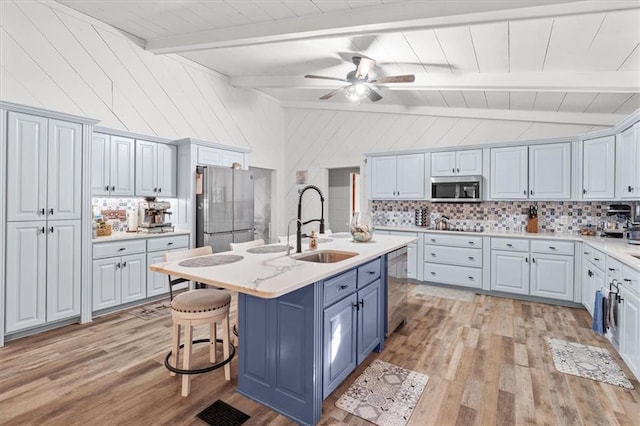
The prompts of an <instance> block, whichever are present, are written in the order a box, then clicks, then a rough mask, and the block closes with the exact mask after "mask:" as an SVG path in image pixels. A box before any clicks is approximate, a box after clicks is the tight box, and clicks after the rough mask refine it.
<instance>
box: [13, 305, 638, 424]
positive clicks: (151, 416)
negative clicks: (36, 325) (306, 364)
mask: <svg viewBox="0 0 640 426" xmlns="http://www.w3.org/2000/svg"><path fill="white" fill-rule="evenodd" d="M205 328H206V327H205ZM204 332H205V330H202V333H204ZM202 333H199V334H197V336H199V335H201V334H202ZM546 337H555V338H560V339H566V340H571V341H576V342H580V343H583V344H589V345H595V346H602V347H605V348H607V349H608V350H609V351H610V352H611V353H612V354H613V355H614V357H615V358H616V360H617V361H618V362H619V363H620V365H621V366H622V368H623V369H624V371H625V374H626V375H627V376H628V377H630V378H632V377H633V376H632V375H631V373H630V371H629V370H628V368H627V367H626V365H624V363H623V361H622V360H621V359H620V357H619V356H618V355H617V354H616V353H615V351H614V349H613V348H612V347H611V346H610V344H609V343H608V342H607V341H606V339H604V338H602V337H600V336H596V335H595V334H594V333H593V332H592V331H591V330H590V322H589V316H588V314H587V312H586V311H585V310H581V309H571V308H564V307H558V306H552V305H545V304H540V303H531V302H524V301H517V300H511V299H504V298H497V297H491V296H486V295H482V296H481V295H478V296H476V297H475V300H474V301H473V302H471V303H469V302H462V301H456V300H450V299H443V298H436V297H432V296H426V295H420V294H412V295H411V296H410V298H409V307H408V322H407V323H406V325H405V326H404V327H402V328H401V329H399V330H398V331H397V332H396V333H395V334H393V335H392V336H391V337H390V338H389V339H388V340H387V343H386V348H385V350H384V351H383V352H382V353H380V354H378V353H373V354H372V355H370V356H369V358H368V359H367V360H366V361H365V362H364V363H363V365H361V366H360V367H359V368H358V369H357V370H356V371H355V372H354V373H352V374H351V376H349V378H347V380H346V381H345V383H343V384H342V385H341V386H340V387H339V388H338V389H337V390H336V391H335V392H334V393H333V394H332V395H330V396H329V398H327V399H326V400H325V402H324V404H323V415H322V419H321V424H326V425H330V424H349V425H364V424H369V423H367V422H366V421H364V420H362V419H360V418H358V417H355V416H352V415H350V414H348V413H346V412H344V411H342V410H340V409H337V408H336V407H335V405H334V403H335V401H336V399H337V398H338V397H339V396H340V395H341V394H342V393H343V392H344V391H345V390H346V389H347V387H348V386H349V385H350V384H351V383H352V382H353V380H354V379H355V378H356V377H357V376H358V375H359V374H360V373H361V372H362V370H363V369H364V367H365V366H366V365H368V364H369V363H370V362H371V361H372V360H373V359H375V358H380V359H382V360H384V361H388V362H392V363H394V364H397V365H399V366H402V367H405V368H409V369H413V370H417V371H419V372H422V373H425V374H427V375H429V377H430V380H429V383H428V384H427V387H426V389H425V392H424V394H423V396H422V398H421V399H420V401H419V403H418V405H417V407H416V409H415V410H414V413H413V416H412V417H411V421H410V424H412V425H514V424H518V425H521V424H544V425H596V424H597V425H608V424H612V425H615V424H620V425H638V424H640V384H639V383H638V381H637V380H635V379H633V378H632V380H631V381H632V383H633V385H634V387H635V389H634V390H626V389H623V388H619V387H616V386H612V385H608V384H604V383H599V382H595V381H591V380H587V379H582V378H579V377H575V376H570V375H567V374H563V373H559V372H557V371H556V370H555V367H554V365H553V359H552V356H551V353H550V351H549V350H548V347H547V343H546V340H545V339H546ZM170 342H171V317H170V315H167V316H166V317H161V318H157V319H153V320H147V321H145V320H142V319H140V318H137V317H135V316H133V315H131V314H130V313H128V312H127V311H123V312H119V313H114V314H110V315H107V316H104V317H101V318H98V319H96V320H95V321H93V323H91V324H86V325H71V326H67V327H64V328H62V329H58V330H54V331H50V332H46V333H42V334H39V335H37V336H31V337H27V338H23V339H20V340H17V341H13V342H9V343H8V344H7V345H6V346H5V347H4V348H0V365H1V366H2V368H1V369H0V424H3V425H35V424H37V425H86V424H91V425H138V424H140V425H150V424H153V425H161V424H166V425H192V424H193V425H199V424H203V423H201V422H200V421H199V420H198V419H196V418H195V415H196V414H197V413H198V412H199V411H201V410H202V409H203V408H205V407H206V406H208V405H209V404H211V403H212V402H214V401H215V400H217V399H222V400H224V401H226V402H227V403H229V404H231V405H233V406H235V407H236V408H238V409H239V410H242V411H244V412H245V413H247V414H249V415H250V416H251V419H250V420H249V421H248V422H247V423H246V424H248V425H252V424H253V425H264V424H272V425H290V424H294V423H293V422H292V421H290V420H288V419H287V418H285V417H283V416H281V415H279V414H277V413H275V412H274V411H272V410H270V409H268V408H266V407H264V406H262V405H260V404H257V403H255V402H253V401H251V400H249V399H247V398H245V397H243V396H241V395H238V394H237V393H235V392H234V389H235V387H236V383H237V359H234V361H233V363H232V370H231V371H232V380H231V382H226V381H225V380H224V372H223V370H222V369H219V370H216V371H214V372H211V373H208V374H204V375H198V376H195V378H194V379H193V382H192V391H191V395H190V396H189V397H187V398H183V397H181V396H180V385H181V382H180V378H179V376H176V377H171V376H169V372H168V371H167V370H166V369H165V368H164V366H163V362H164V357H165V355H166V353H167V351H168V350H169V347H170ZM200 346H201V348H202V350H200V349H198V350H196V352H198V353H200V354H201V356H199V357H198V356H197V357H196V359H197V360H198V361H202V362H203V363H204V362H206V357H207V353H206V350H207V348H206V345H200ZM201 365H203V364H201Z"/></svg>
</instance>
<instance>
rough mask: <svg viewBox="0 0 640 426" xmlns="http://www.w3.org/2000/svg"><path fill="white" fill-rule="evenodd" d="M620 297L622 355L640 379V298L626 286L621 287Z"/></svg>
mask: <svg viewBox="0 0 640 426" xmlns="http://www.w3.org/2000/svg"><path fill="white" fill-rule="evenodd" d="M620 297H621V298H622V300H621V302H620V303H621V304H622V305H621V306H620V308H619V310H618V323H619V325H620V355H621V356H622V359H624V361H625V362H626V363H627V365H628V366H629V368H630V369H631V371H632V372H633V373H634V374H635V375H636V377H640V298H639V297H638V295H637V293H635V292H634V291H633V290H630V289H628V288H627V287H626V286H625V285H621V286H620Z"/></svg>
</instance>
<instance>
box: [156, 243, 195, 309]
mask: <svg viewBox="0 0 640 426" xmlns="http://www.w3.org/2000/svg"><path fill="white" fill-rule="evenodd" d="M188 248H189V236H188V235H176V236H169V237H157V238H153V239H151V238H150V239H148V240H147V267H148V266H149V265H153V264H154V263H162V262H164V254H165V253H167V252H170V251H179V250H185V249H188ZM168 292H169V281H168V280H167V275H166V274H161V273H159V272H153V271H147V297H152V296H159V295H162V294H166V293H168Z"/></svg>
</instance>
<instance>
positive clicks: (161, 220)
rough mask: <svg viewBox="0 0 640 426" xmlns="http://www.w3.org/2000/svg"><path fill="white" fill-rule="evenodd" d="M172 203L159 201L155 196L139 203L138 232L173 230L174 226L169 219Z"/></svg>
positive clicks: (149, 232) (148, 232) (155, 232)
mask: <svg viewBox="0 0 640 426" xmlns="http://www.w3.org/2000/svg"><path fill="white" fill-rule="evenodd" d="M170 208H171V203H170V202H168V201H157V200H156V198H155V197H150V198H145V199H144V201H140V203H139V204H138V232H140V233H143V234H158V233H162V232H172V231H173V226H172V225H171V222H169V221H167V216H170V215H171V212H170V211H168V210H169V209H170Z"/></svg>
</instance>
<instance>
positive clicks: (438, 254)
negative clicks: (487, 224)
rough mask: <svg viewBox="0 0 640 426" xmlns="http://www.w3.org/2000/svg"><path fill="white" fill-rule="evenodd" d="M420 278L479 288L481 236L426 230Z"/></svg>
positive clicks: (480, 282)
mask: <svg viewBox="0 0 640 426" xmlns="http://www.w3.org/2000/svg"><path fill="white" fill-rule="evenodd" d="M423 253H424V255H423V259H422V260H423V262H424V263H423V274H422V276H423V279H424V280H425V281H431V282H435V283H445V284H453V285H459V286H464V287H471V288H482V237H474V236H470V235H451V234H446V233H443V234H439V233H425V234H424V245H423Z"/></svg>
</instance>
